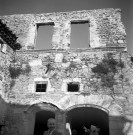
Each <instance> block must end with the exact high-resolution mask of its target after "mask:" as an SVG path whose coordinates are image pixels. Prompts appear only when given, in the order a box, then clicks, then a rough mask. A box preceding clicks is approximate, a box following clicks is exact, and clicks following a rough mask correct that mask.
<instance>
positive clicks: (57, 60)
mask: <svg viewBox="0 0 133 135" xmlns="http://www.w3.org/2000/svg"><path fill="white" fill-rule="evenodd" d="M108 54H111V55H112V58H113V60H115V61H116V62H117V64H119V65H120V64H121V65H120V66H116V71H115V72H113V71H111V72H110V71H109V72H108V73H107V74H106V76H108V74H113V76H112V75H109V77H113V78H112V79H113V80H114V82H111V81H110V80H106V79H109V78H104V77H103V76H102V73H101V77H100V76H98V77H97V74H96V73H95V72H94V71H93V68H94V67H96V66H97V65H98V64H99V63H101V62H103V60H105V61H106V60H107V61H109V58H107V59H106V57H105V56H107V55H108ZM111 62H112V61H111ZM113 62H114V61H113ZM113 62H112V63H113ZM20 63H21V64H20ZM105 64H106V63H105ZM27 65H28V66H27ZM104 66H105V65H104ZM15 67H19V68H20V70H21V69H23V73H20V74H19V75H18V76H17V77H16V78H12V80H13V81H14V85H13V86H12V87H11V93H10V94H12V93H13V94H14V93H16V94H14V97H12V96H11V95H10V94H9V96H11V97H12V98H13V99H11V100H12V102H14V103H15V102H16V103H20V104H32V102H33V101H34V102H37V101H38V100H40V101H41V100H43V101H45V97H47V98H46V102H47V101H48V99H49V100H50V102H54V101H55V100H56V101H59V99H60V98H61V97H62V95H64V96H65V95H66V94H67V93H69V94H70V92H68V91H67V84H68V83H69V82H76V83H79V85H80V88H79V94H81V95H82V94H84V93H89V94H103V93H104V94H107V95H108V94H112V93H115V94H120V95H125V96H126V95H130V94H132V87H133V86H132V62H131V60H130V56H129V55H128V54H127V53H124V52H123V53H121V52H116V51H115V50H112V51H106V50H100V49H96V50H86V51H82V50H77V51H72V50H71V51H60V52H58V53H57V52H55V51H52V52H48V51H46V52H45V53H44V52H43V51H31V52H30V51H27V52H17V55H16V63H15ZM27 67H28V70H27ZM29 67H30V68H29ZM14 70H15V69H14ZM102 77H103V78H102ZM37 81H46V82H47V83H48V87H47V92H46V93H37V92H36V82H37ZM108 82H109V83H110V84H109V83H108ZM55 92H56V93H55ZM53 93H54V94H55V97H56V98H55V97H54V94H53ZM51 94H53V95H52V96H53V97H51ZM56 94H57V95H56ZM25 96H26V97H27V98H26V100H25ZM9 99H10V97H9ZM58 105H59V106H60V102H59V104H58Z"/></svg>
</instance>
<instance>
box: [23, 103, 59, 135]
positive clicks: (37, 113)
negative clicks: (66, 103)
mask: <svg viewBox="0 0 133 135" xmlns="http://www.w3.org/2000/svg"><path fill="white" fill-rule="evenodd" d="M58 111H59V108H58V107H57V106H56V105H54V104H52V103H46V102H39V103H34V104H32V105H30V106H28V107H27V108H26V109H25V110H24V116H25V129H26V135H29V134H33V135H36V134H37V132H35V130H36V129H37V127H39V126H36V122H37V121H40V119H41V116H42V119H43V121H44V122H42V121H40V123H41V125H42V124H43V123H44V124H45V126H46V123H47V119H48V118H50V117H51V116H52V117H53V118H55V117H56V113H57V112H58ZM42 132H43V129H41V132H39V134H42Z"/></svg>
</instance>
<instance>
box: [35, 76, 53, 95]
mask: <svg viewBox="0 0 133 135" xmlns="http://www.w3.org/2000/svg"><path fill="white" fill-rule="evenodd" d="M37 83H45V84H46V83H47V88H46V92H49V91H53V90H52V89H51V84H50V80H49V79H48V78H46V79H44V78H35V79H34V92H35V93H46V92H36V84H37Z"/></svg>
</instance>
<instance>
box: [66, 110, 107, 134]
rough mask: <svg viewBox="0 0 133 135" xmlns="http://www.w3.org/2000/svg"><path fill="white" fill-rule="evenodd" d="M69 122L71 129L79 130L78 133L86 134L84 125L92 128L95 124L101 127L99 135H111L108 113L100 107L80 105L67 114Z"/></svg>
mask: <svg viewBox="0 0 133 135" xmlns="http://www.w3.org/2000/svg"><path fill="white" fill-rule="evenodd" d="M67 122H69V123H70V125H71V130H74V129H75V130H77V132H78V135H82V134H84V129H83V126H85V127H87V128H90V126H91V125H95V126H97V127H98V128H100V133H99V135H100V134H101V135H109V120H108V114H107V113H106V112H104V111H102V110H100V109H97V108H92V107H79V108H75V109H72V110H70V111H69V112H68V114H67Z"/></svg>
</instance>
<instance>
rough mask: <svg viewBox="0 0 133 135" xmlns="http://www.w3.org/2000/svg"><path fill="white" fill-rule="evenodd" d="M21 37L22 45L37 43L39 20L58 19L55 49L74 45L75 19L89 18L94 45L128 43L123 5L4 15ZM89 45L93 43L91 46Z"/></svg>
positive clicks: (34, 44)
mask: <svg viewBox="0 0 133 135" xmlns="http://www.w3.org/2000/svg"><path fill="white" fill-rule="evenodd" d="M0 18H1V19H2V21H3V23H5V24H6V25H7V27H9V28H10V30H12V31H13V33H14V34H16V36H17V37H18V39H17V40H18V41H17V42H18V43H20V44H21V45H22V49H33V48H34V47H35V46H36V43H35V42H36V37H37V24H43V23H44V24H48V23H51V22H54V31H53V38H52V43H51V44H52V48H53V49H68V48H70V45H71V43H70V36H71V22H80V21H89V24H90V25H89V26H90V28H89V27H88V32H90V34H88V36H89V35H90V43H89V44H90V46H91V47H92V48H95V47H106V46H125V35H126V33H125V29H124V26H123V24H122V22H121V10H120V9H98V10H88V11H87V10H83V11H73V12H61V13H44V14H25V15H24V14H21V15H10V16H1V17H0ZM88 47H89V46H88Z"/></svg>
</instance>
